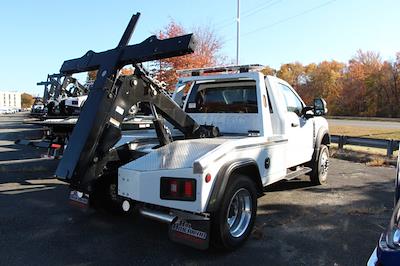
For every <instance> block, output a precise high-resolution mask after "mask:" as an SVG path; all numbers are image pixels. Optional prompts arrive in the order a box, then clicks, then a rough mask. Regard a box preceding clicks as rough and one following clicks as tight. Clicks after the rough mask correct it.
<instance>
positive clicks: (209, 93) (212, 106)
mask: <svg viewBox="0 0 400 266" xmlns="http://www.w3.org/2000/svg"><path fill="white" fill-rule="evenodd" d="M186 112H188V113H257V112H258V108H257V92H256V84H255V82H254V81H245V82H243V81H240V82H223V83H202V84H198V83H197V84H195V85H194V86H193V89H192V92H191V93H190V96H189V99H188V102H187V104H186Z"/></svg>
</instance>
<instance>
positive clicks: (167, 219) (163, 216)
mask: <svg viewBox="0 0 400 266" xmlns="http://www.w3.org/2000/svg"><path fill="white" fill-rule="evenodd" d="M139 212H140V214H141V215H143V216H144V217H147V218H150V219H153V220H157V221H159V222H162V223H172V221H173V220H174V219H175V217H176V216H173V215H170V214H168V213H164V212H160V211H156V210H149V209H140V210H139Z"/></svg>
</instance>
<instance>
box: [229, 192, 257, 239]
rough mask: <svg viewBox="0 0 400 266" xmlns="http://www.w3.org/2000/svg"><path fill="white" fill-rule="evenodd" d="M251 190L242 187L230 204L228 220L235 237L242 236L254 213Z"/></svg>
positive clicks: (230, 230) (231, 232)
mask: <svg viewBox="0 0 400 266" xmlns="http://www.w3.org/2000/svg"><path fill="white" fill-rule="evenodd" d="M252 207H253V206H252V202H251V196H250V192H249V191H248V190H247V189H244V188H241V189H239V190H238V191H236V193H235V194H234V195H233V197H232V198H231V201H230V203H229V206H228V213H227V214H226V221H227V223H228V226H229V232H230V234H231V235H232V236H233V237H240V236H242V235H243V234H244V232H246V230H247V228H248V227H249V224H250V220H251V215H252Z"/></svg>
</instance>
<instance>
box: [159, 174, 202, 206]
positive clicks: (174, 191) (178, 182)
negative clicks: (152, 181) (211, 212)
mask: <svg viewBox="0 0 400 266" xmlns="http://www.w3.org/2000/svg"><path fill="white" fill-rule="evenodd" d="M160 198H161V199H165V200H185V201H195V200H196V179H193V178H176V177H161V180H160Z"/></svg>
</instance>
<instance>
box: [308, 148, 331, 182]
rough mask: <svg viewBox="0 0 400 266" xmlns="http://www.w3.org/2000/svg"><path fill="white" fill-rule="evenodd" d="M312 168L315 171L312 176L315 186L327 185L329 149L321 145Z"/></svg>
mask: <svg viewBox="0 0 400 266" xmlns="http://www.w3.org/2000/svg"><path fill="white" fill-rule="evenodd" d="M312 168H313V170H312V172H311V174H310V180H311V182H312V183H313V184H315V185H322V184H325V183H326V182H327V177H328V168H329V149H328V147H327V146H326V145H323V144H321V146H320V148H319V153H318V154H317V156H316V159H315V161H314V163H313V166H312Z"/></svg>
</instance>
